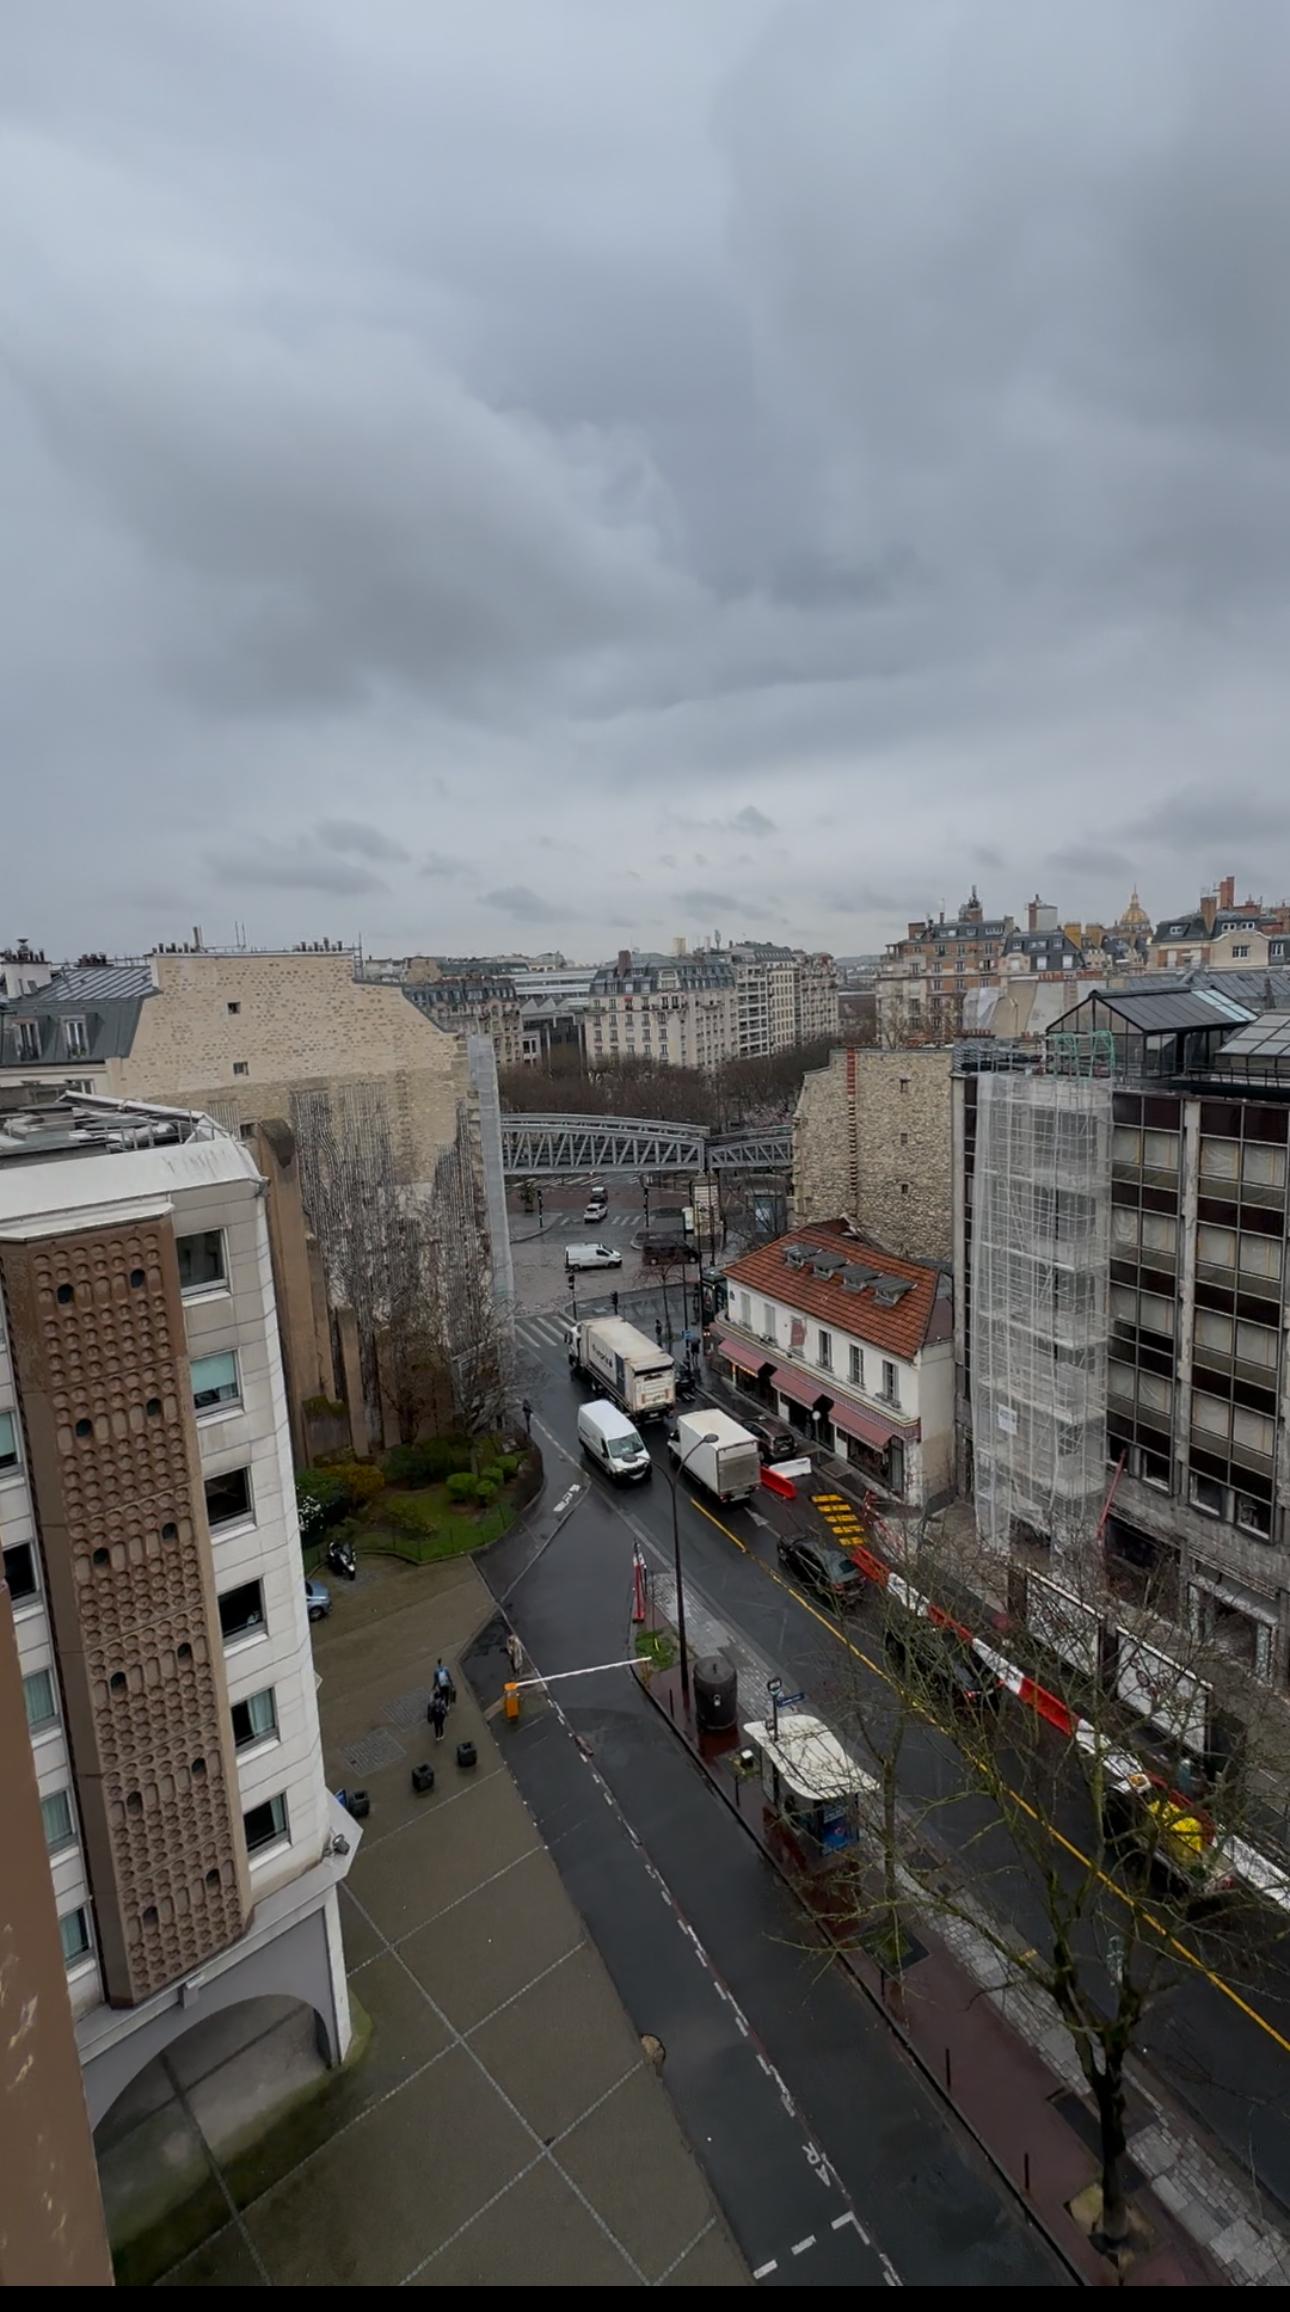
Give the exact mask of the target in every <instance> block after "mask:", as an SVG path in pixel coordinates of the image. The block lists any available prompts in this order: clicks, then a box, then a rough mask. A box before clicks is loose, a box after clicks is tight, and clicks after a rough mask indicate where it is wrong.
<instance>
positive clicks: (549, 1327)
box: [515, 1311, 567, 1352]
mask: <svg viewBox="0 0 1290 2312" xmlns="http://www.w3.org/2000/svg"><path fill="white" fill-rule="evenodd" d="M566 1323H567V1319H566V1318H564V1317H563V1316H561V1315H559V1314H558V1313H557V1312H555V1311H552V1313H551V1314H550V1315H549V1316H543V1317H520V1318H519V1319H518V1320H517V1322H516V1326H515V1338H516V1340H517V1341H521V1342H522V1343H523V1345H524V1347H525V1348H526V1349H537V1350H538V1351H539V1352H540V1351H541V1350H543V1349H563V1348H564V1347H565V1326H566Z"/></svg>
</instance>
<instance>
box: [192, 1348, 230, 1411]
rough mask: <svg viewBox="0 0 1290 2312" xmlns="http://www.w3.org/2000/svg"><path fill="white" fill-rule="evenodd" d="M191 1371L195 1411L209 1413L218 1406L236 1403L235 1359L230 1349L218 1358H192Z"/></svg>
mask: <svg viewBox="0 0 1290 2312" xmlns="http://www.w3.org/2000/svg"><path fill="white" fill-rule="evenodd" d="M192 1371H193V1406H194V1409H195V1411H197V1412H198V1413H210V1412H212V1411H214V1409H215V1408H216V1407H217V1406H219V1405H236V1404H237V1403H238V1401H239V1397H240V1394H241V1392H240V1390H239V1388H238V1380H237V1358H236V1356H235V1355H234V1353H233V1351H232V1350H231V1349H226V1350H225V1351H224V1352H223V1354H222V1355H220V1356H218V1357H194V1358H193V1367H192Z"/></svg>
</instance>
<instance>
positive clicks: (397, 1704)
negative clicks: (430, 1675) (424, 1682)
mask: <svg viewBox="0 0 1290 2312" xmlns="http://www.w3.org/2000/svg"><path fill="white" fill-rule="evenodd" d="M429 1707H430V1688H429V1687H428V1686H414V1687H413V1689H412V1692H411V1693H410V1694H396V1695H395V1697H394V1700H393V1701H392V1702H387V1703H386V1705H385V1715H386V1717H387V1718H388V1719H389V1720H390V1723H391V1725H394V1726H424V1724H425V1722H426V1711H427V1710H428V1709H429Z"/></svg>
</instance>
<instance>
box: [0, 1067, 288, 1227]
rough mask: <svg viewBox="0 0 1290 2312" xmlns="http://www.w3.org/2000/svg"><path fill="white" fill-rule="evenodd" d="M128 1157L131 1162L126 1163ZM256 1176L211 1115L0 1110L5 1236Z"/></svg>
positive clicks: (95, 1103)
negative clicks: (189, 1190) (185, 1190)
mask: <svg viewBox="0 0 1290 2312" xmlns="http://www.w3.org/2000/svg"><path fill="white" fill-rule="evenodd" d="M123 1157H129V1158H130V1162H129V1163H123V1162H121V1161H120V1159H121V1158H123ZM257 1178H258V1174H257V1171H256V1165H255V1159H254V1157H253V1156H252V1154H251V1151H250V1149H249V1148H247V1147H246V1146H244V1144H243V1142H242V1141H240V1140H235V1139H234V1138H233V1137H232V1135H231V1133H228V1132H225V1131H223V1130H222V1129H221V1127H220V1126H219V1125H218V1124H216V1123H214V1122H212V1120H211V1118H210V1117H209V1116H200V1115H195V1114H188V1113H186V1112H185V1111H184V1110H182V1109H174V1108H161V1107H152V1106H149V1105H146V1104H144V1103H142V1102H139V1101H130V1100H95V1099H90V1098H87V1097H81V1096H79V1095H75V1094H70V1095H66V1096H64V1097H63V1098H62V1099H59V1100H54V1101H49V1102H46V1103H43V1104H41V1105H38V1106H33V1107H20V1106H16V1105H12V1104H6V1105H0V1235H21V1234H23V1233H26V1232H29V1231H30V1228H31V1224H32V1223H33V1221H38V1222H39V1223H40V1224H41V1226H42V1227H45V1226H53V1227H63V1228H67V1227H70V1226H73V1225H81V1224H83V1223H84V1220H85V1215H86V1214H87V1213H88V1212H92V1211H100V1212H101V1211H102V1210H104V1208H107V1207H112V1206H120V1205H122V1204H125V1205H128V1206H130V1207H132V1208H133V1207H135V1206H138V1205H140V1204H141V1203H144V1202H147V1203H150V1204H151V1203H155V1202H158V1201H160V1202H161V1204H162V1206H163V1209H164V1201H165V1199H166V1198H168V1197H170V1196H172V1195H173V1194H174V1193H175V1192H176V1191H177V1190H180V1189H185V1188H197V1187H202V1186H208V1185H212V1184H215V1183H220V1182H228V1181H231V1180H250V1181H254V1180H256V1179H257Z"/></svg>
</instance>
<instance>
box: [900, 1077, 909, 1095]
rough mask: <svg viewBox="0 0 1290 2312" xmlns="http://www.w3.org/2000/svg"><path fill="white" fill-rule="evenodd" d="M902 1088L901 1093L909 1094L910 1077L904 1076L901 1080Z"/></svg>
mask: <svg viewBox="0 0 1290 2312" xmlns="http://www.w3.org/2000/svg"><path fill="white" fill-rule="evenodd" d="M900 1088H901V1091H902V1092H907V1091H908V1090H909V1078H908V1076H902V1077H901V1078H900Z"/></svg>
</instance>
